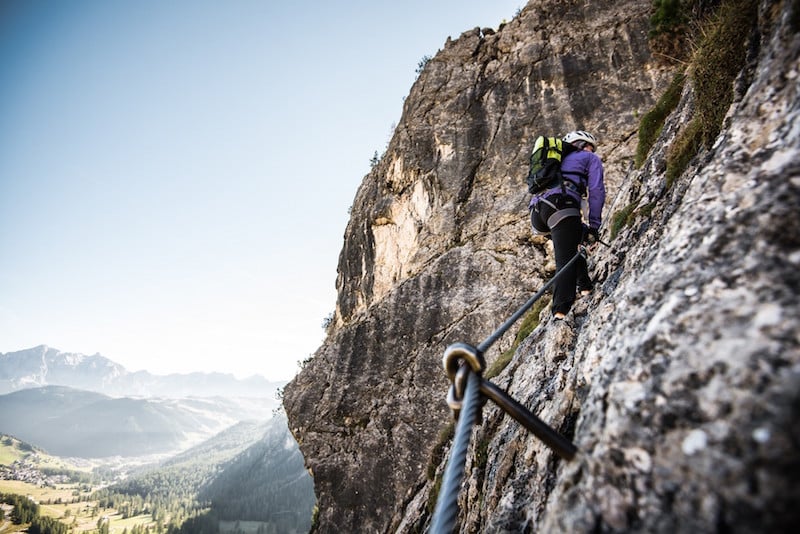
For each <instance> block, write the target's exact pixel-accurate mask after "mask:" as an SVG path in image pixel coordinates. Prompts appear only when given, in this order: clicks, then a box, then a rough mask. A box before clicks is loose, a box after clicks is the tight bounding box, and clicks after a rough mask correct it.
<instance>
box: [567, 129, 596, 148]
mask: <svg viewBox="0 0 800 534" xmlns="http://www.w3.org/2000/svg"><path fill="white" fill-rule="evenodd" d="M575 141H583V142H585V143H589V144H590V145H592V146H593V147H595V148H597V138H596V137H595V136H593V135H592V134H590V133H589V132H584V131H583V130H575V131H574V132H569V133H568V134H567V135H565V136H564V142H565V143H574V142H575Z"/></svg>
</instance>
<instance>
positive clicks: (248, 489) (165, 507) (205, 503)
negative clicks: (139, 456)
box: [93, 415, 315, 534]
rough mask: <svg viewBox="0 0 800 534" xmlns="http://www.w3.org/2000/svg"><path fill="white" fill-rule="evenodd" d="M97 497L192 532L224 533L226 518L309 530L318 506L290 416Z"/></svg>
mask: <svg viewBox="0 0 800 534" xmlns="http://www.w3.org/2000/svg"><path fill="white" fill-rule="evenodd" d="M254 438H255V439H254ZM93 497H94V498H95V499H97V500H98V501H99V503H100V508H101V509H106V508H108V509H115V510H118V511H120V512H121V513H122V515H123V518H125V517H134V516H137V515H141V514H150V515H151V516H152V518H153V521H155V522H156V524H157V525H161V526H164V527H166V528H169V529H170V531H171V532H182V533H187V534H189V533H192V534H196V533H198V532H208V533H215V532H218V531H219V521H221V520H230V521H240V520H241V521H259V522H262V523H263V525H262V527H263V529H261V530H262V531H263V532H306V531H308V529H309V527H310V525H311V512H312V508H313V506H314V503H315V498H314V492H313V484H312V482H311V478H310V476H309V475H308V473H307V472H306V470H305V468H304V466H303V459H302V456H301V455H300V452H299V449H298V447H297V444H296V443H295V441H294V438H293V437H292V436H291V434H290V433H289V430H288V428H287V426H286V417H285V416H283V415H279V416H276V417H274V418H273V419H272V420H270V421H269V422H267V423H252V422H250V423H240V424H238V425H235V426H234V427H231V428H230V429H228V430H227V431H226V432H224V433H221V434H220V435H218V436H216V437H215V438H214V439H212V440H209V441H207V442H205V443H203V444H202V445H199V446H197V447H194V448H193V449H190V450H188V451H186V452H185V453H183V454H181V455H179V456H177V457H175V458H173V459H171V460H169V461H167V462H165V463H164V464H162V465H160V466H158V467H156V468H150V469H146V470H143V471H142V472H140V473H138V474H136V475H134V476H132V477H130V478H129V479H128V480H125V481H124V482H121V483H118V484H115V485H113V486H111V487H109V488H106V489H104V490H101V491H98V492H96V493H95V495H94V496H93Z"/></svg>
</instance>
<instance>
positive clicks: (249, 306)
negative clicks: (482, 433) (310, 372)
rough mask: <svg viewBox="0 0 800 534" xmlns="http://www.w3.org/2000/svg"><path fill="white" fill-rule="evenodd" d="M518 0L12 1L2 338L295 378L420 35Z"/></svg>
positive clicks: (441, 36) (433, 47)
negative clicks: (352, 207)
mask: <svg viewBox="0 0 800 534" xmlns="http://www.w3.org/2000/svg"><path fill="white" fill-rule="evenodd" d="M523 5H524V2H522V1H521V0H515V1H505V0H497V1H491V2H490V1H483V2H481V1H464V0H462V1H456V0H452V1H451V0H446V1H444V0H443V1H437V2H429V1H421V0H410V1H406V2H378V1H344V2H323V1H311V0H305V1H296V2H273V1H267V0H262V1H252V0H226V1H221V0H220V1H214V2H212V1H205V0H194V1H188V0H172V1H150V0H144V1H139V0H137V1H133V0H130V1H114V2H108V1H101V0H97V1H95V0H76V1H71V2H61V1H55V0H53V1H47V2H45V1H37V0H3V3H2V4H0V79H2V82H1V83H0V352H3V353H4V352H11V351H16V350H21V349H25V348H30V347H33V346H36V345H40V344H46V345H49V346H51V347H54V348H57V349H59V350H62V351H67V352H79V353H84V354H95V353H100V354H102V355H104V356H106V357H108V358H111V359H112V360H114V361H117V362H118V363H120V364H122V365H124V366H125V367H126V368H127V369H128V370H131V371H135V370H140V369H145V370H148V371H150V372H153V373H157V374H165V373H171V372H191V371H219V372H227V373H233V374H235V375H237V376H240V377H241V376H248V375H251V374H261V375H264V376H266V377H268V378H271V379H289V378H291V376H293V374H294V373H295V372H296V370H297V361H298V360H303V359H305V358H307V357H308V356H309V355H310V354H312V353H313V352H314V350H315V349H316V348H317V347H318V346H319V345H320V343H321V342H322V339H323V336H324V332H323V330H322V327H321V324H322V321H323V319H324V318H325V317H326V316H327V315H329V314H330V313H331V312H332V311H333V309H334V307H335V299H336V293H335V287H334V286H335V281H336V265H337V260H338V254H339V251H340V249H341V246H342V239H343V234H344V230H345V226H346V224H347V219H348V209H349V206H350V205H351V204H352V200H353V198H354V195H355V192H356V190H357V188H358V185H359V184H360V182H361V180H362V178H363V177H364V175H365V174H366V173H367V172H368V171H369V160H370V158H371V157H372V155H373V154H374V153H375V152H376V151H378V152H379V153H380V152H382V151H383V150H384V148H385V146H386V144H387V142H388V141H389V139H390V136H391V133H392V128H393V126H394V125H395V124H396V123H397V121H399V119H400V114H401V112H402V104H403V98H404V97H405V96H406V95H407V94H408V91H409V89H410V87H411V85H412V83H413V82H414V79H415V76H416V74H415V70H416V68H417V65H418V63H419V61H420V60H421V59H422V58H423V56H425V55H428V56H433V55H434V54H435V53H436V52H437V51H438V50H439V49H440V48H442V47H443V46H444V43H445V41H446V39H447V37H448V36H451V37H452V38H457V37H458V36H459V35H460V34H461V33H462V32H463V31H465V30H468V29H471V28H473V27H475V26H481V27H494V28H496V27H497V26H498V25H499V24H500V23H501V22H502V21H503V20H510V19H511V18H513V16H514V15H515V14H516V12H517V11H518V10H519V8H521V7H522V6H523Z"/></svg>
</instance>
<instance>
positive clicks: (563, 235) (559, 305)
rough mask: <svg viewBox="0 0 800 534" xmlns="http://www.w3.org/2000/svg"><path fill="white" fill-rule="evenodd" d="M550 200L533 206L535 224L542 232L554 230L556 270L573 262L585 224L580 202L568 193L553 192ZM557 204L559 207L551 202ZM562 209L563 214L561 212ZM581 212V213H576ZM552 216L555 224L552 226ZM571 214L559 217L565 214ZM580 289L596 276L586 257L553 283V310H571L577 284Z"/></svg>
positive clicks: (561, 311) (588, 287)
mask: <svg viewBox="0 0 800 534" xmlns="http://www.w3.org/2000/svg"><path fill="white" fill-rule="evenodd" d="M546 200H547V201H541V200H540V201H539V202H538V203H536V204H535V205H534V207H533V208H532V209H531V224H532V225H533V228H534V229H535V230H536V231H537V232H539V233H548V232H549V233H550V235H551V237H552V239H553V249H554V251H555V256H556V272H558V271H560V270H561V268H562V267H563V266H564V265H566V264H567V263H569V261H570V260H571V259H572V258H573V257H574V256H575V254H577V253H578V245H580V244H581V241H582V240H583V224H582V223H581V216H580V203H579V202H578V201H576V200H575V199H574V198H572V197H570V196H568V195H560V194H557V195H550V196H549V197H548V198H547V199H546ZM548 202H549V203H552V204H553V205H555V208H554V207H553V206H551V205H550V204H549V203H548ZM561 210H568V211H564V212H563V213H557V212H560V211H561ZM576 211H577V213H576ZM554 214H556V215H557V216H556V217H555V218H554V219H552V220H551V221H553V220H554V221H555V222H553V227H552V228H551V227H550V226H549V225H548V220H549V219H551V217H552V216H553V215H554ZM564 214H568V215H567V216H566V217H563V218H561V219H560V220H556V219H559V218H560V216H561V215H564ZM576 285H577V286H578V287H579V288H580V289H591V288H592V279H591V278H589V269H588V267H587V265H586V259H584V258H583V256H581V257H579V258H578V259H577V261H576V262H575V263H573V264H572V265H571V266H570V268H569V269H567V270H566V271H564V273H562V274H561V276H559V277H558V279H557V280H556V283H555V284H554V286H553V313H559V312H560V313H567V312H568V311H569V310H570V308H572V304H573V303H574V302H575V286H576Z"/></svg>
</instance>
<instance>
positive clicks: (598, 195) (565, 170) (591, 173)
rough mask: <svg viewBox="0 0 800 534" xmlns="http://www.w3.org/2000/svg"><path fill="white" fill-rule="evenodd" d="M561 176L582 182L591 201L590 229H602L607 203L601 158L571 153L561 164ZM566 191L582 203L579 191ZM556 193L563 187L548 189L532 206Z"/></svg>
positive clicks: (590, 154)
mask: <svg viewBox="0 0 800 534" xmlns="http://www.w3.org/2000/svg"><path fill="white" fill-rule="evenodd" d="M572 173H578V174H572ZM561 174H563V175H564V179H565V180H569V181H571V182H573V183H576V184H577V183H579V182H580V183H581V184H582V185H583V186H584V187H585V189H586V194H587V197H588V200H589V227H590V228H600V222H601V220H602V219H601V217H602V214H603V204H605V201H606V187H605V185H604V184H603V162H602V161H601V160H600V156H598V155H597V154H595V153H594V152H589V151H588V150H579V151H576V152H571V153H569V154H567V155H566V156H565V157H564V161H563V162H561ZM579 175H583V176H579ZM566 191H567V194H568V195H569V196H571V197H573V198H574V199H575V200H577V201H578V202H580V201H581V197H580V194H578V192H577V191H574V190H572V189H569V188H568V189H566ZM556 193H561V186H558V187H554V188H552V189H548V190H547V191H545V192H544V193H542V194H541V195H538V196H535V197H533V198H532V199H531V203H530V206H531V207H533V205H534V204H536V203H537V202H538V201H539V199H540V198H547V197H549V196H550V195H553V194H556Z"/></svg>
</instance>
